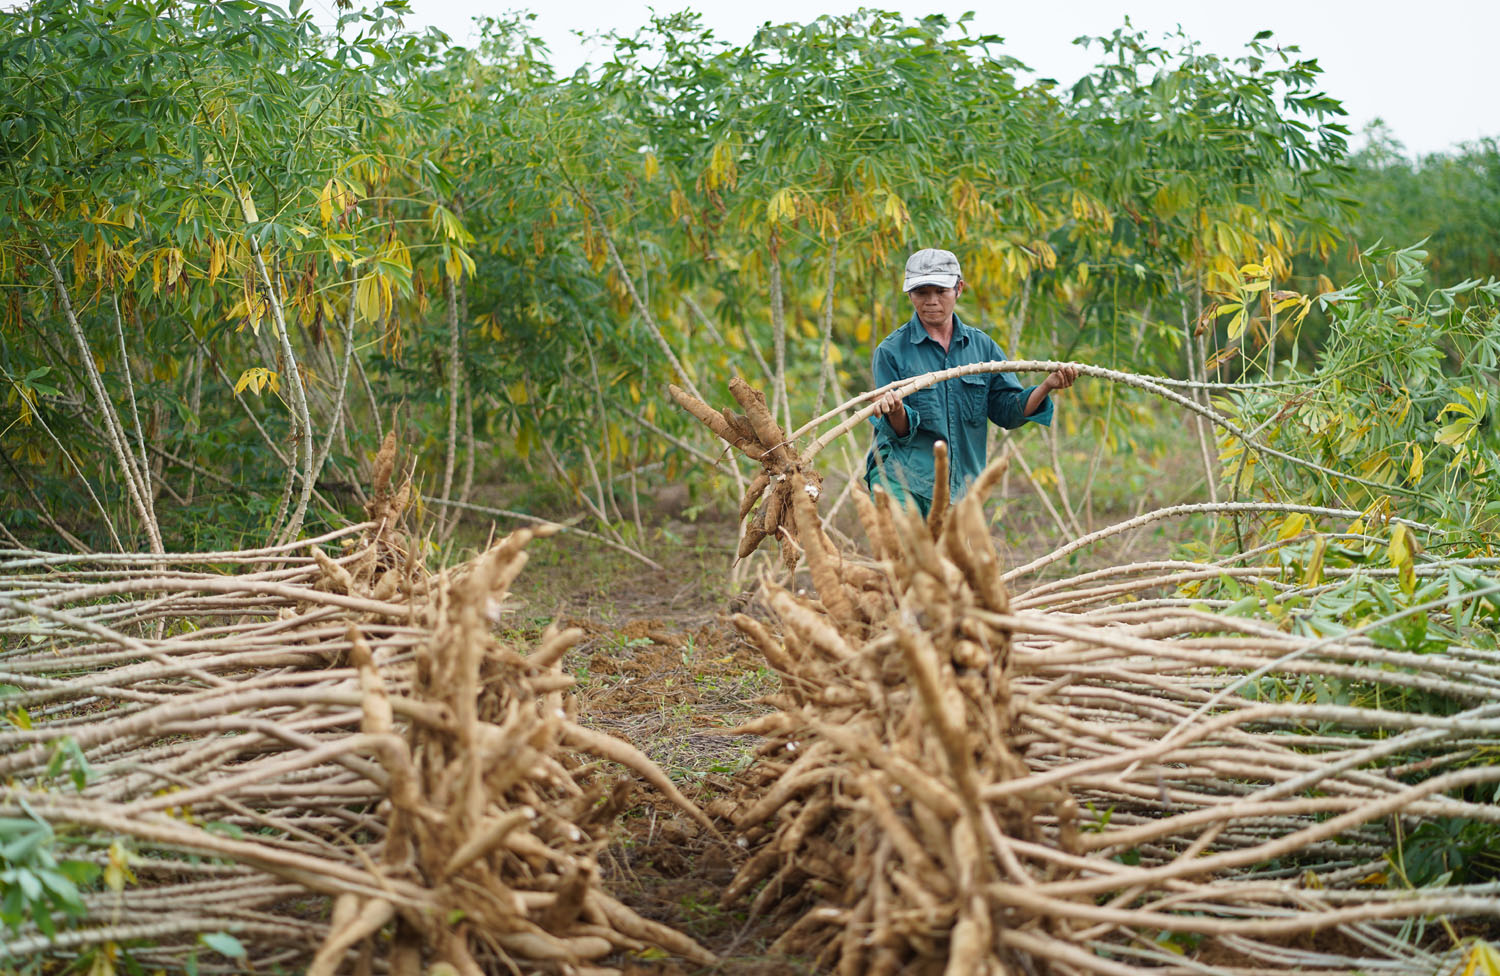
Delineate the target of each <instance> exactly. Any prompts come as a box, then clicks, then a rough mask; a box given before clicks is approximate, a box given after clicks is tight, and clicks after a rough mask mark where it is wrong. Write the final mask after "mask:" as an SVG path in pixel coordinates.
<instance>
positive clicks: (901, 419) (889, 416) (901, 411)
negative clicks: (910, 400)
mask: <svg viewBox="0 0 1500 976" xmlns="http://www.w3.org/2000/svg"><path fill="white" fill-rule="evenodd" d="M875 415H876V416H877V417H884V418H885V419H886V422H887V423H889V424H890V425H891V430H894V431H895V432H896V436H897V437H905V436H906V434H907V431H908V429H909V427H908V425H907V423H906V408H905V407H903V406H902V405H901V398H900V397H899V396H897V395H896V393H895V391H894V390H888V391H886V392H885V393H882V394H881V395H880V399H878V400H876V401H875Z"/></svg>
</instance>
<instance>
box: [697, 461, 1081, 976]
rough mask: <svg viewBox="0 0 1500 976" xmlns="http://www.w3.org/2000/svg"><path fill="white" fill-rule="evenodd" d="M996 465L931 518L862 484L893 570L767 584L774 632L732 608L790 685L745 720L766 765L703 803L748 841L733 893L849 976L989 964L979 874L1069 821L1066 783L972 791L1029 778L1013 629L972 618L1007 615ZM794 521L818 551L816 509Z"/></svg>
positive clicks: (791, 948) (864, 512)
mask: <svg viewBox="0 0 1500 976" xmlns="http://www.w3.org/2000/svg"><path fill="white" fill-rule="evenodd" d="M997 473H998V469H992V470H991V471H990V472H987V473H986V477H985V479H983V482H982V483H981V484H980V485H979V486H978V489H979V490H978V491H976V492H974V493H973V494H971V495H970V496H969V497H968V498H966V499H965V500H964V501H962V502H960V503H959V504H958V505H957V506H956V507H955V508H952V509H951V510H945V511H943V512H941V513H940V514H939V515H938V517H937V518H934V519H933V520H932V521H931V523H930V524H928V523H926V522H923V521H922V520H921V519H919V518H916V517H915V516H912V515H910V514H909V513H907V512H905V511H903V510H901V509H900V508H897V507H895V506H893V505H892V504H891V502H890V499H889V497H888V496H886V495H885V494H884V493H883V492H881V493H878V494H877V496H876V498H875V499H874V500H873V501H872V500H871V499H870V498H869V497H868V496H865V495H863V494H859V495H857V496H856V498H857V499H858V501H859V507H860V514H861V517H862V520H863V521H864V525H865V529H866V532H867V533H868V535H869V537H870V538H871V540H873V542H874V547H875V550H876V554H877V556H879V557H880V560H881V563H882V568H881V569H880V570H870V569H867V568H857V571H856V572H853V573H848V572H846V573H843V574H841V573H840V572H839V567H837V566H831V565H825V566H824V567H822V571H821V572H819V569H818V567H817V566H813V567H812V568H813V577H814V580H815V586H816V587H817V591H818V599H816V600H815V599H812V598H811V597H808V596H799V595H797V594H795V593H792V592H790V591H788V590H786V589H784V588H782V587H780V586H777V585H775V584H773V583H769V582H768V583H766V584H765V591H766V597H767V602H768V603H769V605H770V606H771V608H772V609H773V611H774V612H775V614H776V615H777V617H778V618H779V620H780V622H781V625H782V634H781V636H779V637H777V636H775V635H773V634H772V633H771V631H770V630H768V629H767V628H766V627H765V626H764V625H762V624H761V623H760V622H758V621H756V620H754V619H752V618H750V617H748V616H745V615H739V616H737V617H735V618H734V622H735V624H736V625H737V626H738V627H739V628H740V630H741V631H742V632H743V633H744V634H745V635H746V636H747V637H748V638H749V639H750V640H752V641H753V642H754V643H755V644H756V646H757V647H759V648H760V650H761V652H762V653H763V654H764V655H765V657H766V660H767V661H769V662H770V663H771V664H772V665H773V666H774V667H775V668H776V669H777V670H778V672H780V674H781V676H782V684H783V691H782V693H781V694H780V695H779V696H773V698H772V700H771V701H770V703H771V704H773V705H775V706H778V708H779V710H778V711H776V712H774V713H772V714H770V715H768V716H765V717H764V718H761V719H757V720H755V721H754V722H751V723H750V724H749V725H747V726H745V727H744V728H742V730H741V731H743V732H754V733H758V734H760V735H763V736H764V737H765V741H764V743H763V745H762V746H761V748H760V753H761V755H762V758H761V760H760V762H759V763H758V764H757V765H756V766H755V767H753V768H752V769H751V770H750V771H749V772H748V774H746V776H745V777H744V778H743V780H742V783H743V786H744V788H743V789H742V790H741V792H740V793H739V794H738V796H736V797H735V798H733V799H727V800H723V801H720V802H719V803H717V804H716V805H715V806H713V807H711V808H710V812H711V813H714V814H716V815H718V816H721V817H724V818H725V819H727V820H729V821H731V822H732V823H733V824H734V827H735V829H736V830H738V831H740V832H742V834H743V835H744V836H745V837H746V838H747V839H748V840H750V841H752V842H753V844H754V852H753V854H752V855H751V857H750V858H749V860H747V861H746V862H745V864H744V865H743V866H742V867H741V869H740V871H739V873H738V875H737V876H736V877H735V879H734V881H733V883H732V884H731V885H730V886H729V888H728V889H727V890H726V891H725V892H724V896H723V900H724V904H725V905H726V906H728V905H732V904H736V903H738V902H741V901H748V903H749V907H750V910H751V911H752V912H753V913H757V914H761V913H775V914H778V915H785V916H787V917H788V918H789V920H794V921H792V922H791V924H789V926H788V927H787V929H786V930H785V932H784V933H783V934H782V935H781V937H780V938H779V939H778V940H777V943H776V945H775V947H774V948H775V950H776V951H779V952H783V953H787V954H790V955H800V956H808V957H812V958H815V959H816V960H817V962H818V964H819V965H820V966H836V967H837V971H839V972H841V973H842V972H847V973H864V972H887V973H893V972H906V971H923V970H924V969H929V970H932V971H934V972H936V971H942V970H943V969H944V968H945V967H947V966H949V965H952V966H956V967H958V968H957V969H955V970H953V971H955V972H966V973H967V972H976V973H977V972H986V971H988V969H987V967H989V966H992V965H993V966H998V962H997V961H996V960H995V958H994V957H993V956H992V955H991V954H990V952H989V948H988V947H989V946H991V945H992V943H993V934H994V933H993V925H994V918H993V914H992V906H991V905H990V904H989V902H988V901H987V899H986V898H985V896H984V889H985V886H986V885H987V884H990V883H991V882H993V881H995V880H997V879H998V878H1000V877H1003V876H1004V874H1005V872H1004V867H1003V863H1004V859H1005V857H1006V856H1007V854H1008V852H1009V848H1010V845H1011V844H1012V843H1014V842H1015V841H1016V840H1018V839H1019V840H1026V841H1035V840H1036V839H1037V836H1038V835H1037V828H1036V823H1037V818H1038V817H1047V818H1049V819H1056V818H1071V817H1072V816H1073V801H1072V799H1071V798H1070V797H1069V796H1068V794H1067V793H1065V792H1063V791H1061V790H1058V789H1055V788H1050V789H1049V788H1039V789H1037V790H1034V791H1032V792H1030V793H1029V794H1027V795H1025V796H1018V797H1014V798H1011V799H1009V800H1007V801H1006V802H1003V803H999V804H993V803H987V802H985V801H984V799H983V797H982V794H981V790H982V788H983V787H984V786H985V785H987V784H989V783H992V782H997V781H1004V780H1008V779H1013V778H1016V777H1017V776H1021V775H1024V773H1025V765H1024V763H1023V762H1022V761H1021V759H1020V758H1018V757H1017V756H1016V755H1015V753H1014V752H1013V751H1012V748H1011V737H1012V733H1011V729H1012V724H1013V718H1012V714H1011V694H1010V688H1009V675H1008V661H1009V651H1010V635H1009V633H1008V632H1007V631H1006V630H1005V629H1004V628H1003V627H998V626H995V625H994V624H993V623H991V622H989V621H986V620H985V619H983V618H982V617H980V616H978V615H977V614H976V613H975V611H988V612H990V613H994V614H1004V613H1006V612H1008V610H1009V604H1008V600H1007V595H1006V591H1005V588H1004V586H1003V584H1001V582H1000V572H999V565H998V560H997V558H996V555H995V552H994V549H993V547H992V546H991V545H990V543H989V534H988V532H987V529H986V525H985V521H984V515H983V511H982V509H981V507H980V503H979V499H980V498H982V497H983V495H982V492H983V490H984V489H985V486H986V483H987V482H989V481H990V480H991V479H992V478H993V477H994V476H995V475H996V474H997ZM798 524H799V526H801V527H802V529H803V533H804V538H803V539H802V540H801V542H802V546H803V548H804V549H805V550H806V551H808V552H809V553H812V552H814V551H816V550H817V549H818V548H819V547H820V541H819V539H818V536H819V535H821V532H819V530H818V521H817V518H816V513H815V512H804V513H802V518H801V519H800V520H799V523H798ZM810 561H811V560H810ZM849 576H853V577H855V578H856V579H857V580H858V583H857V584H856V585H851V581H850V580H849V579H848V577H849ZM851 597H852V598H853V599H851ZM996 971H998V970H996Z"/></svg>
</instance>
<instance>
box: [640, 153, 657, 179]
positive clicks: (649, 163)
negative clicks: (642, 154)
mask: <svg viewBox="0 0 1500 976" xmlns="http://www.w3.org/2000/svg"><path fill="white" fill-rule="evenodd" d="M642 168H643V169H644V170H645V171H646V179H648V180H654V179H656V174H657V171H658V170H660V169H661V164H660V163H658V162H657V161H656V153H654V152H648V153H647V154H646V158H645V159H644V160H643V161H642Z"/></svg>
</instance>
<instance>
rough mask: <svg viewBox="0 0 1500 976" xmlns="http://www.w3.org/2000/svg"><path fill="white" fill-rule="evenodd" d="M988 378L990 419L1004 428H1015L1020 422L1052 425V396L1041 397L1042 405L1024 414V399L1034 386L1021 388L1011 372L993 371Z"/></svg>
mask: <svg viewBox="0 0 1500 976" xmlns="http://www.w3.org/2000/svg"><path fill="white" fill-rule="evenodd" d="M992 375H993V379H991V380H990V399H989V414H990V420H991V421H992V422H994V423H996V424H998V425H999V426H1001V427H1004V428H1005V429H1006V430H1015V429H1016V428H1017V427H1020V426H1021V425H1022V424H1028V423H1031V424H1041V425H1043V426H1045V427H1050V426H1052V398H1051V397H1050V396H1049V397H1043V398H1042V406H1041V408H1040V409H1039V410H1037V412H1036V413H1034V414H1032V415H1031V416H1029V417H1028V416H1027V415H1026V401H1027V400H1029V399H1031V391H1032V390H1035V389H1036V386H1035V385H1033V386H1028V387H1025V388H1022V386H1021V384H1020V382H1019V381H1017V379H1016V378H1015V375H1014V374H1012V373H995V374H992Z"/></svg>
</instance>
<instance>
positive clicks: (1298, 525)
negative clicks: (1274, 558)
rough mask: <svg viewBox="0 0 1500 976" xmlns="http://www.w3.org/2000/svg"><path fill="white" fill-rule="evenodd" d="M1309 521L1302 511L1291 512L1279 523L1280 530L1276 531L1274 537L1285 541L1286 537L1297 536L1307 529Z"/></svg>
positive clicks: (1293, 537) (1292, 537)
mask: <svg viewBox="0 0 1500 976" xmlns="http://www.w3.org/2000/svg"><path fill="white" fill-rule="evenodd" d="M1311 521H1312V520H1311V519H1309V518H1308V517H1307V516H1306V515H1305V514H1303V513H1302V512H1293V513H1292V514H1290V515H1288V516H1287V517H1286V520H1285V521H1283V522H1282V523H1281V531H1280V532H1278V533H1276V538H1278V539H1280V540H1281V541H1283V542H1285V541H1286V540H1287V539H1295V538H1296V537H1297V536H1299V535H1301V534H1302V533H1303V532H1305V531H1307V527H1308V525H1309V524H1310V523H1311Z"/></svg>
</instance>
